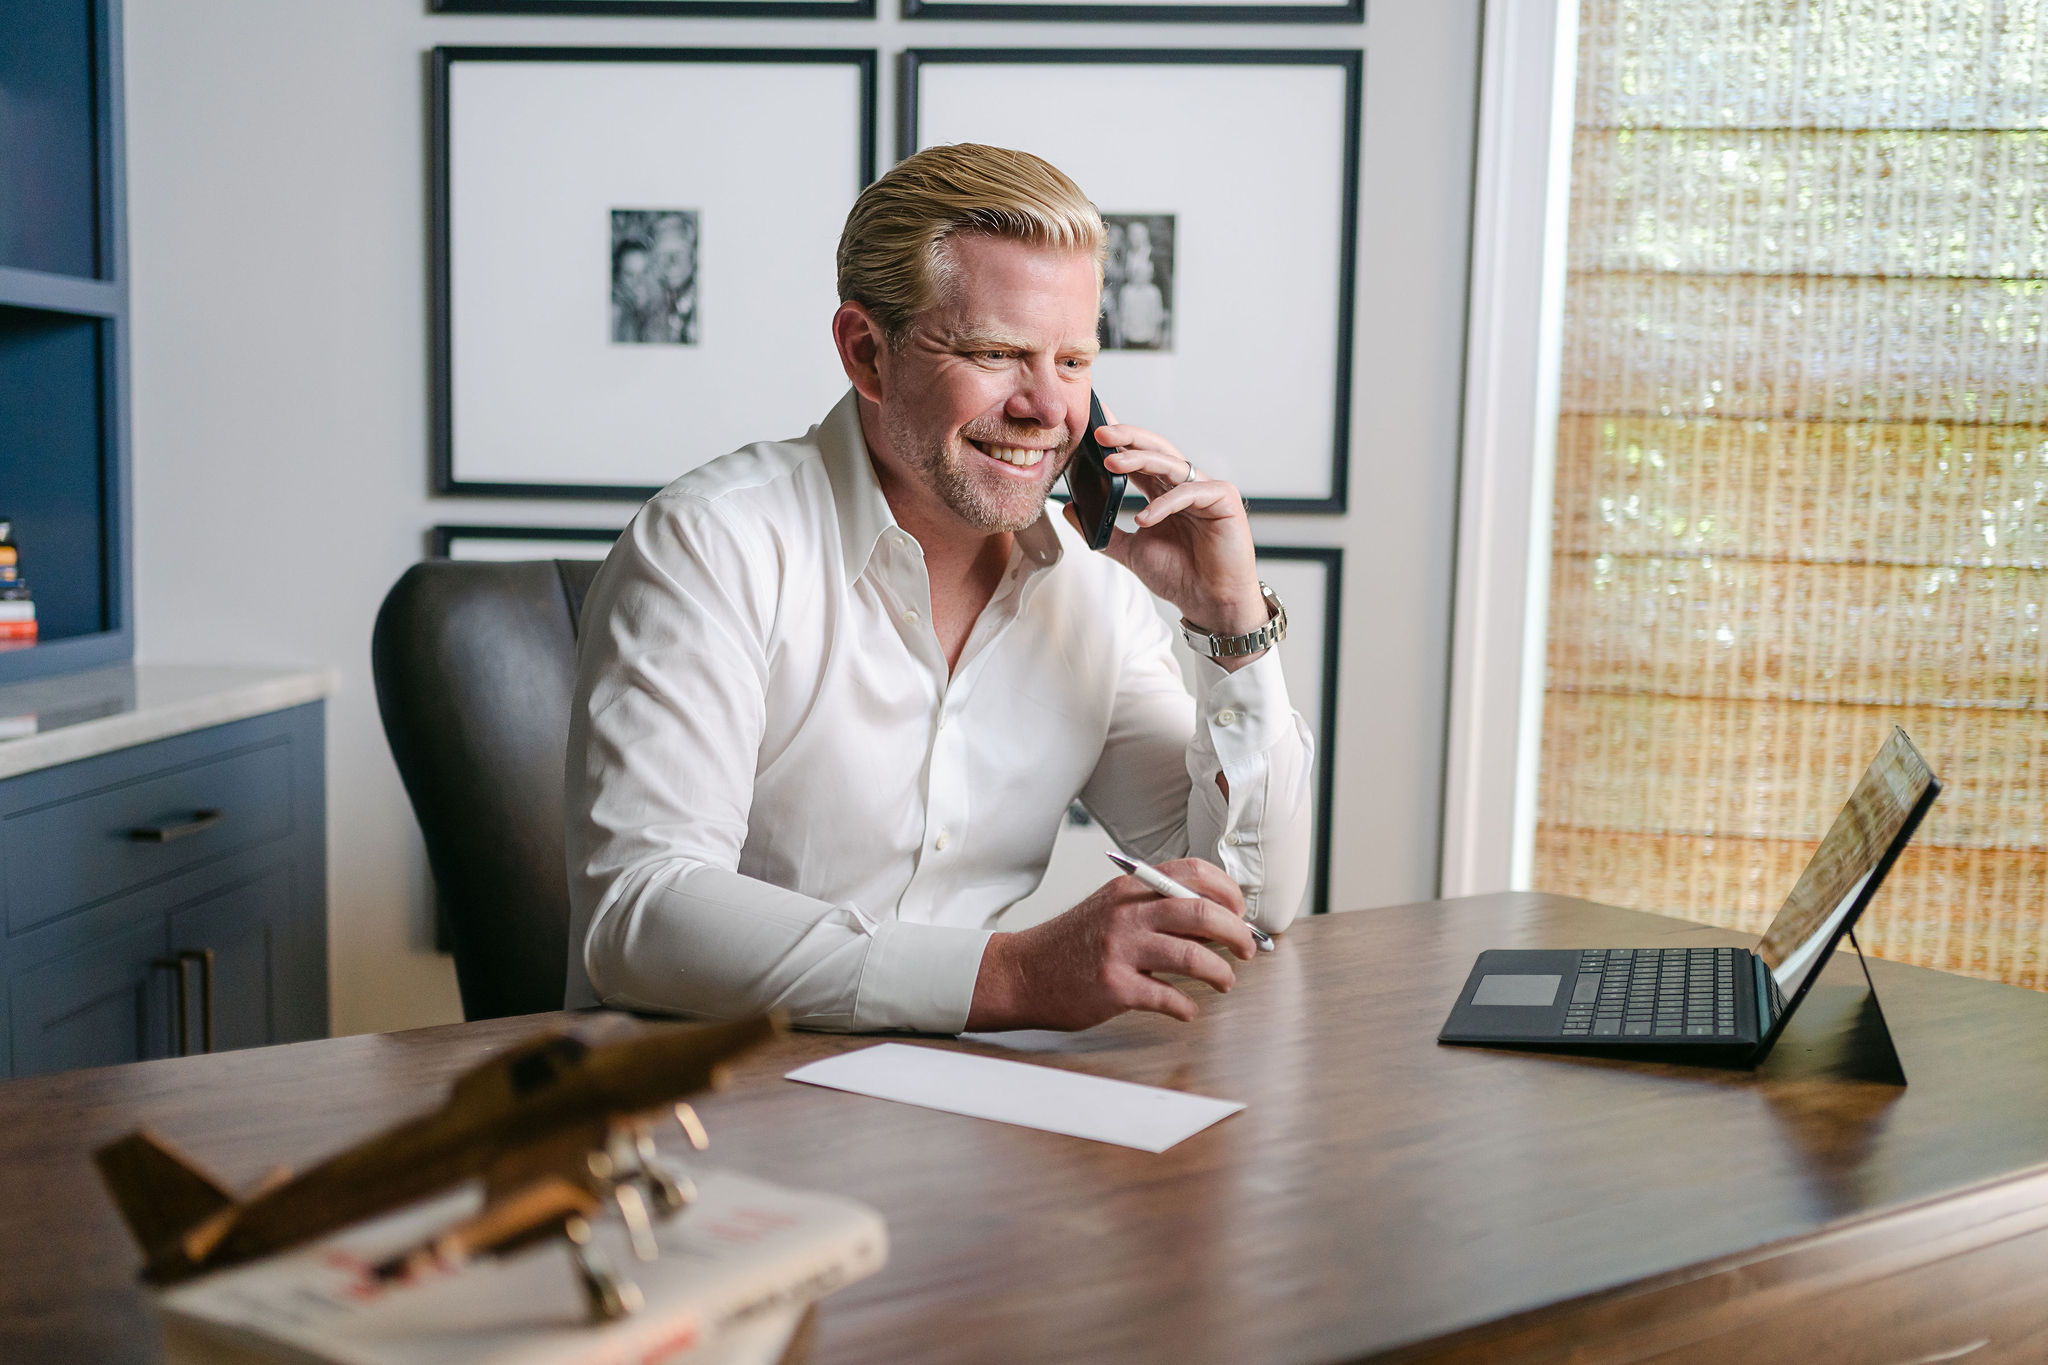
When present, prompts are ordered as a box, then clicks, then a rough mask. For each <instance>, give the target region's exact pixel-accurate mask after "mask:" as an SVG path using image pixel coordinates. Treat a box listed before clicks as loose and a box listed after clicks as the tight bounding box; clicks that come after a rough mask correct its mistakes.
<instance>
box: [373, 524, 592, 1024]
mask: <svg viewBox="0 0 2048 1365" xmlns="http://www.w3.org/2000/svg"><path fill="white" fill-rule="evenodd" d="M597 569H598V564H597V562H596V561H594V560H592V561H584V560H569V559H557V560H535V561H530V562H525V563H477V562H454V561H446V560H440V561H430V562H427V563H422V564H415V565H413V567H412V568H410V569H408V570H406V572H405V576H404V577H402V578H400V579H399V580H398V583H397V584H396V585H395V586H394V587H393V588H392V589H391V592H390V594H389V595H388V596H386V597H385V599H384V606H383V608H382V610H380V611H379V612H378V613H377V627H376V630H375V632H374V634H373V635H372V637H371V642H370V657H371V667H372V671H373V672H374V673H375V675H376V680H377V707H378V710H379V711H381V712H382V713H383V716H384V734H385V737H386V738H387V739H389V740H390V742H391V755H392V757H393V758H394V759H396V760H397V761H398V773H399V776H400V777H401V778H403V779H404V782H405V790H406V794H407V795H408V796H410V797H411V798H412V808H413V813H414V814H415V815H416V816H418V817H419V822H420V832H421V833H422V834H423V835H425V837H426V843H427V862H428V864H429V866H431V867H432V868H433V872H434V883H435V885H436V887H437V888H438V889H439V892H440V899H441V910H442V913H443V915H445V916H446V923H447V928H448V931H449V939H450V942H451V945H452V947H453V948H454V951H455V978H456V982H457V984H458V985H459V986H460V987H461V990H462V1012H463V1014H464V1015H465V1016H467V1017H468V1018H470V1019H494V1018H497V1017H499V1016H502V1015H508V1014H530V1013H533V1012H535V1011H537V1010H553V1009H560V1008H561V1007H562V998H563V995H562V992H563V982H564V980H565V979H566V976H567V972H568V966H569V956H568V953H569V888H568V873H567V871H566V869H565V868H564V866H563V852H562V761H563V754H564V751H565V749H566V747H567V744H568V738H569V705H570V701H571V698H572V696H573V694H574V691H575V687H576V633H577V627H578V624H579V622H580V620H581V617H582V613H583V597H584V594H585V593H586V592H588V591H589V588H590V581H591V579H592V578H594V577H595V576H596V574H597Z"/></svg>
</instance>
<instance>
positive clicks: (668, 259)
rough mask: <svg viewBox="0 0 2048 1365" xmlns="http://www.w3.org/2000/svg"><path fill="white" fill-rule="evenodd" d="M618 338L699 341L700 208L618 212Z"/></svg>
mask: <svg viewBox="0 0 2048 1365" xmlns="http://www.w3.org/2000/svg"><path fill="white" fill-rule="evenodd" d="M612 340H613V341H622V342H629V343H639V344H648V343H652V344H655V345H666V346H695V345H696V344H697V211H696V210H695V209H613V210H612Z"/></svg>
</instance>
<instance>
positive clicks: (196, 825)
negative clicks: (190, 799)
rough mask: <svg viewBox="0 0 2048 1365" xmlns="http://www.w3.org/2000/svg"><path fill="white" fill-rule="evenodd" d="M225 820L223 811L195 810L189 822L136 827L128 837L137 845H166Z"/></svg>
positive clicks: (130, 831)
mask: <svg viewBox="0 0 2048 1365" xmlns="http://www.w3.org/2000/svg"><path fill="white" fill-rule="evenodd" d="M227 818H228V813H227V812H226V811H224V810H195V811H193V812H192V818H191V819H190V820H180V821H177V822H175V823H167V824H161V825H138V826H136V827H135V828H134V829H131V830H129V831H128V837H129V838H130V839H133V840H134V841H135V842H137V843H139V844H168V843H170V842H171V841H172V840H173V839H182V838H184V837H185V836H186V835H188V834H197V833H199V831H201V830H203V829H212V828H213V827H214V826H215V825H217V824H219V823H220V822H221V821H223V820H225V819H227Z"/></svg>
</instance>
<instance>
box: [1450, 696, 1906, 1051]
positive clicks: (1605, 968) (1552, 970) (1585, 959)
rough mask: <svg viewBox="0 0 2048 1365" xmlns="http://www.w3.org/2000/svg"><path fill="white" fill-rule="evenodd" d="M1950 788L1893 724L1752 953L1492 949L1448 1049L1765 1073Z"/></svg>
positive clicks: (1456, 1011) (1471, 985)
mask: <svg viewBox="0 0 2048 1365" xmlns="http://www.w3.org/2000/svg"><path fill="white" fill-rule="evenodd" d="M1940 791H1941V783H1940V782H1938V781H1936V780H1935V777H1934V774H1933V773H1932V772H1931V771H1929V770H1928V767H1927V763H1926V760H1925V759H1923V758H1921V756H1920V751H1919V750H1918V749H1915V748H1914V747H1913V741H1912V740H1910V739H1908V738H1907V737H1906V732H1905V731H1904V730H1901V729H1898V728H1897V727H1894V728H1893V730H1892V734H1891V738H1890V739H1888V740H1886V741H1885V743H1884V747H1883V748H1881V749H1880V750H1878V754H1877V757H1876V758H1875V759H1873V760H1872V761H1871V764H1870V767H1869V768H1868V769H1866V770H1865V771H1864V774H1863V779H1862V781H1860V782H1858V783H1857V784H1856V790H1855V791H1853V792H1852V793H1850V796H1849V801H1848V804H1847V805H1845V806H1843V807H1842V813H1841V814H1840V815H1838V816H1836V817H1835V823H1834V824H1833V825H1832V826H1831V827H1830V828H1829V829H1828V832H1827V837H1826V838H1824V839H1822V840H1821V843H1820V847H1819V849H1817V850H1816V851H1815V852H1814V855H1813V861H1811V862H1809V863H1808V864H1807V865H1806V870H1805V871H1804V872H1801V873H1800V874H1799V882H1798V884H1797V885H1795V886H1794V887H1793V888H1792V894H1791V895H1790V896H1788V897H1786V898H1785V904H1784V906H1783V908H1782V909H1780V910H1779V911H1778V917H1777V918H1776V919H1774V920H1772V921H1771V927H1770V928H1769V929H1767V930H1765V931H1764V936H1763V938H1762V940H1760V941H1759V942H1758V943H1757V945H1756V948H1755V949H1754V950H1751V949H1748V948H1564V949H1529V950H1523V949H1494V950H1489V951H1487V952H1483V953H1481V954H1480V955H1479V960H1478V961H1477V962H1475V963H1473V965H1472V974H1471V976H1469V977H1468V978H1466V981H1465V986H1464V989H1463V990H1461V991H1460V992H1459V993H1458V1002H1457V1004H1456V1005H1455V1006H1453V1007H1452V1009H1451V1017H1450V1018H1449V1019H1448V1020H1447V1021H1445V1023H1444V1027H1443V1032H1441V1033H1439V1034H1438V1035H1437V1041H1438V1042H1440V1043H1478V1044H1484V1045H1486V1046H1489V1047H1513V1048H1532V1049H1539V1050H1543V1051H1568V1052H1576V1053H1597V1054H1600V1055H1604V1056H1627V1057H1642V1058H1645V1059H1650V1058H1655V1059H1657V1060H1665V1061H1688V1062H1697V1063H1701V1064H1704V1065H1721V1066H1745V1067H1749V1066H1755V1065H1756V1064H1757V1063H1759V1062H1761V1061H1763V1059H1764V1058H1765V1057H1766V1056H1768V1055H1769V1054H1770V1051H1771V1048H1772V1046H1773V1045H1774V1044H1775V1043H1776V1042H1777V1041H1778V1035H1779V1034H1781V1033H1783V1032H1784V1030H1785V1021H1786V1020H1788V1019H1790V1018H1791V1017H1792V1012H1793V1011H1794V1010H1796V1009H1798V1008H1799V1002H1800V1001H1801V1000H1803V999H1805V998H1806V992H1807V990H1808V988H1809V987H1811V986H1812V985H1813V982H1814V978H1815V977H1817V976H1819V975H1820V968H1821V965H1822V964H1823V963H1824V962H1826V961H1827V958H1828V954H1829V953H1831V952H1833V951H1834V947H1835V945H1836V944H1837V943H1838V942H1840V941H1841V938H1842V936H1843V935H1844V934H1846V933H1848V932H1849V931H1850V929H1851V928H1852V927H1854V925H1855V923H1856V918H1857V916H1859V915H1861V914H1862V913H1863V907H1864V906H1866V905H1868V904H1870V898H1871V897H1872V896H1874V895H1876V894H1877V888H1878V886H1879V884H1880V883H1882V882H1883V881H1884V876H1885V873H1887V872H1889V871H1890V870H1891V866H1892V864H1893V863H1894V862H1895V861H1897V859H1898V856H1899V853H1900V852H1901V850H1903V849H1904V848H1905V846H1906V841H1907V840H1908V839H1910V838H1912V837H1913V831H1914V829H1915V828H1916V827H1917V826H1918V825H1919V823H1920V818H1921V817H1922V816H1923V815H1925V814H1926V813H1927V808H1928V807H1929V806H1931V805H1933V804H1934V798H1935V796H1936V795H1937V794H1939V792H1940Z"/></svg>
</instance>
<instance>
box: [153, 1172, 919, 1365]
mask: <svg viewBox="0 0 2048 1365" xmlns="http://www.w3.org/2000/svg"><path fill="white" fill-rule="evenodd" d="M696 1184H697V1188H698V1195H697V1199H696V1201H695V1202H693V1203H692V1204H691V1205H690V1206H689V1208H688V1209H686V1210H685V1211H684V1212H683V1213H681V1214H680V1215H678V1216H677V1217H675V1218H674V1219H672V1220H670V1221H668V1222H666V1223H663V1224H661V1225H660V1226H659V1229H658V1231H657V1233H656V1236H657V1240H658V1241H659V1243H660V1249H661V1252H662V1254H661V1255H660V1256H659V1257H658V1258H656V1259H654V1260H651V1261H645V1262H640V1263H639V1264H638V1268H637V1270H636V1272H635V1278H636V1280H637V1281H638V1283H639V1285H640V1289H641V1292H642V1294H643V1295H644V1297H645V1303H644V1306H643V1307H642V1308H641V1309H640V1311H638V1312H636V1313H633V1314H631V1315H629V1316H627V1317H624V1318H621V1319H618V1320H616V1321H613V1322H608V1323H601V1324H592V1323H590V1322H588V1321H587V1314H586V1313H585V1311H584V1303H583V1300H582V1299H581V1297H580V1296H579V1295H578V1293H577V1290H576V1287H575V1285H574V1284H573V1283H572V1282H571V1280H570V1279H569V1277H567V1276H565V1275H563V1274H562V1270H561V1266H560V1264H559V1261H560V1257H561V1256H562V1254H563V1252H562V1250H561V1249H560V1247H559V1246H556V1245H552V1244H549V1245H542V1246H538V1247H534V1248H531V1249H529V1250H527V1251H525V1252H523V1253H520V1254H516V1255H511V1256H506V1257H503V1258H500V1259H495V1260H488V1261H473V1262H470V1263H468V1264H466V1265H464V1266H462V1267H461V1268H460V1269H456V1270H451V1271H446V1272H437V1271H431V1270H430V1271H427V1272H425V1273H424V1274H422V1275H419V1276H416V1277H414V1278H413V1279H411V1280H406V1281H398V1282H386V1281H379V1280H378V1279H377V1278H376V1276H375V1274H374V1267H375V1266H376V1265H377V1264H378V1263H379V1262H380V1260H381V1259H382V1258H384V1257H385V1256H387V1255H389V1254H390V1253H391V1252H392V1251H393V1250H394V1249H396V1248H399V1247H404V1246H408V1245H411V1244H412V1243H414V1242H417V1241H418V1240H419V1239H420V1238H421V1236H422V1235H424V1234H426V1233H428V1232H431V1231H432V1230H433V1229H435V1228H437V1227H440V1226H443V1225H445V1224H446V1223H447V1222H448V1221H449V1219H450V1218H451V1217H460V1216H462V1214H463V1213H464V1212H465V1210H466V1209H467V1208H468V1206H470V1205H474V1204H475V1203H476V1200H477V1196H476V1194H475V1193H474V1192H473V1191H472V1192H467V1193H463V1194H457V1195H451V1196H447V1197H444V1198H441V1199H437V1200H433V1201H431V1202H429V1203H426V1204H419V1205H414V1206H412V1207H410V1208H407V1209H404V1210H401V1211H400V1212H398V1213H394V1214H391V1215H388V1216H386V1217H384V1218H380V1219H377V1220H375V1221H373V1222H370V1223H364V1224H360V1225H358V1226H356V1227H354V1228H352V1229H350V1230H348V1231H346V1232H344V1233H341V1234H339V1235H337V1236H334V1237H330V1238H327V1239H325V1240H323V1241H320V1242H316V1243H313V1244H312V1245H310V1246H307V1247H303V1248H301V1249H299V1250H297V1251H294V1252H290V1253H287V1254H285V1255H281V1256H276V1257H272V1258H270V1259H267V1260H263V1261H259V1262H256V1263H254V1264H251V1265H248V1266H244V1267H241V1268H238V1269H234V1270H227V1271H222V1272H220V1273H219V1274H216V1275H213V1276H209V1277H207V1278H206V1279H203V1280H197V1281H194V1282H192V1283H190V1284H186V1285H183V1286H180V1287H178V1288H175V1289H171V1290H168V1291H166V1292H164V1293H163V1294H162V1295H160V1296H159V1298H158V1300H157V1303H158V1307H159V1309H160V1310H161V1311H162V1313H163V1315H164V1318H165V1321H166V1324H167V1327H168V1328H169V1334H170V1335H171V1336H172V1338H173V1340H174V1341H175V1342H176V1343H178V1344H179V1345H180V1346H181V1347H182V1348H183V1349H184V1350H185V1351H186V1352H188V1353H189V1352H191V1351H193V1350H197V1351H199V1352H201V1353H202V1354H199V1355H197V1356H194V1357H192V1358H197V1359H218V1358H219V1354H218V1352H215V1354H213V1355H208V1354H204V1352H206V1351H208V1350H210V1349H212V1348H214V1347H220V1348H224V1349H225V1350H228V1351H232V1352H234V1353H236V1354H237V1355H239V1356H241V1357H242V1358H244V1359H248V1360H265V1361H296V1362H317V1363H318V1365H567V1363H568V1362H576V1363H577V1365H585V1363H588V1365H598V1362H607V1363H608V1362H613V1361H618V1362H627V1361H631V1362H635V1363H636V1365H639V1363H640V1362H655V1361H670V1360H673V1361H676V1362H684V1361H688V1362H692V1363H693V1365H695V1363H696V1362H706V1363H707V1365H708V1362H711V1361H714V1360H717V1361H724V1360H726V1359H727V1358H728V1356H730V1357H731V1361H732V1365H742V1362H752V1361H755V1360H768V1361H772V1360H775V1359H778V1358H780V1356H781V1354H782V1353H783V1351H784V1350H785V1349H786V1348H787V1343H788V1339H789V1336H790V1334H791V1333H792V1332H794V1331H795V1326H796V1323H797V1321H798V1319H799V1318H800V1317H801V1315H802V1313H803V1311H804V1309H805V1308H806V1307H807V1306H808V1305H810V1304H811V1303H813V1302H814V1301H816V1300H817V1299H819V1298H821V1297H823V1296H824V1295H826V1294H829V1293H831V1292H832V1291H834V1290H836V1289H838V1288H840V1287H842V1286H844V1285H847V1284H850V1283H852V1282H853V1281H855V1280H858V1279H862V1278H864V1277H865V1276H868V1275H871V1274H873V1273H874V1272H875V1271H876V1270H878V1269H880V1268H881V1265H882V1263H883V1261H884V1260H885V1259H886V1258H887V1255H888V1232H887V1229H886V1228H885V1226H884V1224H883V1222H882V1218H881V1215H879V1214H878V1213H876V1212H875V1211H874V1210H872V1209H870V1208H868V1207H866V1206H865V1205H863V1204H859V1203H856V1202H855V1201H853V1200H850V1199H844V1198H841V1197H839V1196H837V1195H831V1194H821V1193H814V1192H811V1191H805V1190H793V1189H787V1188H784V1187H782V1186H778V1185H773V1184H769V1183H768V1182H766V1181H761V1180H755V1179H753V1178H751V1177H748V1176H744V1175H739V1174H736V1173H734V1172H730V1171H708V1172H703V1173H700V1174H699V1175H698V1176H697V1177H696ZM594 1235H595V1236H596V1238H597V1239H598V1240H599V1242H600V1243H608V1244H607V1245H603V1246H602V1247H601V1249H602V1250H603V1251H604V1252H605V1253H606V1254H607V1255H609V1256H611V1257H612V1258H614V1259H615V1260H617V1261H621V1262H623V1261H626V1260H629V1259H631V1258H632V1254H633V1253H632V1250H631V1247H630V1245H629V1239H628V1234H627V1232H626V1230H625V1229H624V1228H623V1227H621V1226H619V1225H617V1224H616V1223H611V1222H606V1223H604V1224H602V1225H599V1226H598V1227H596V1228H595V1229H594Z"/></svg>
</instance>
